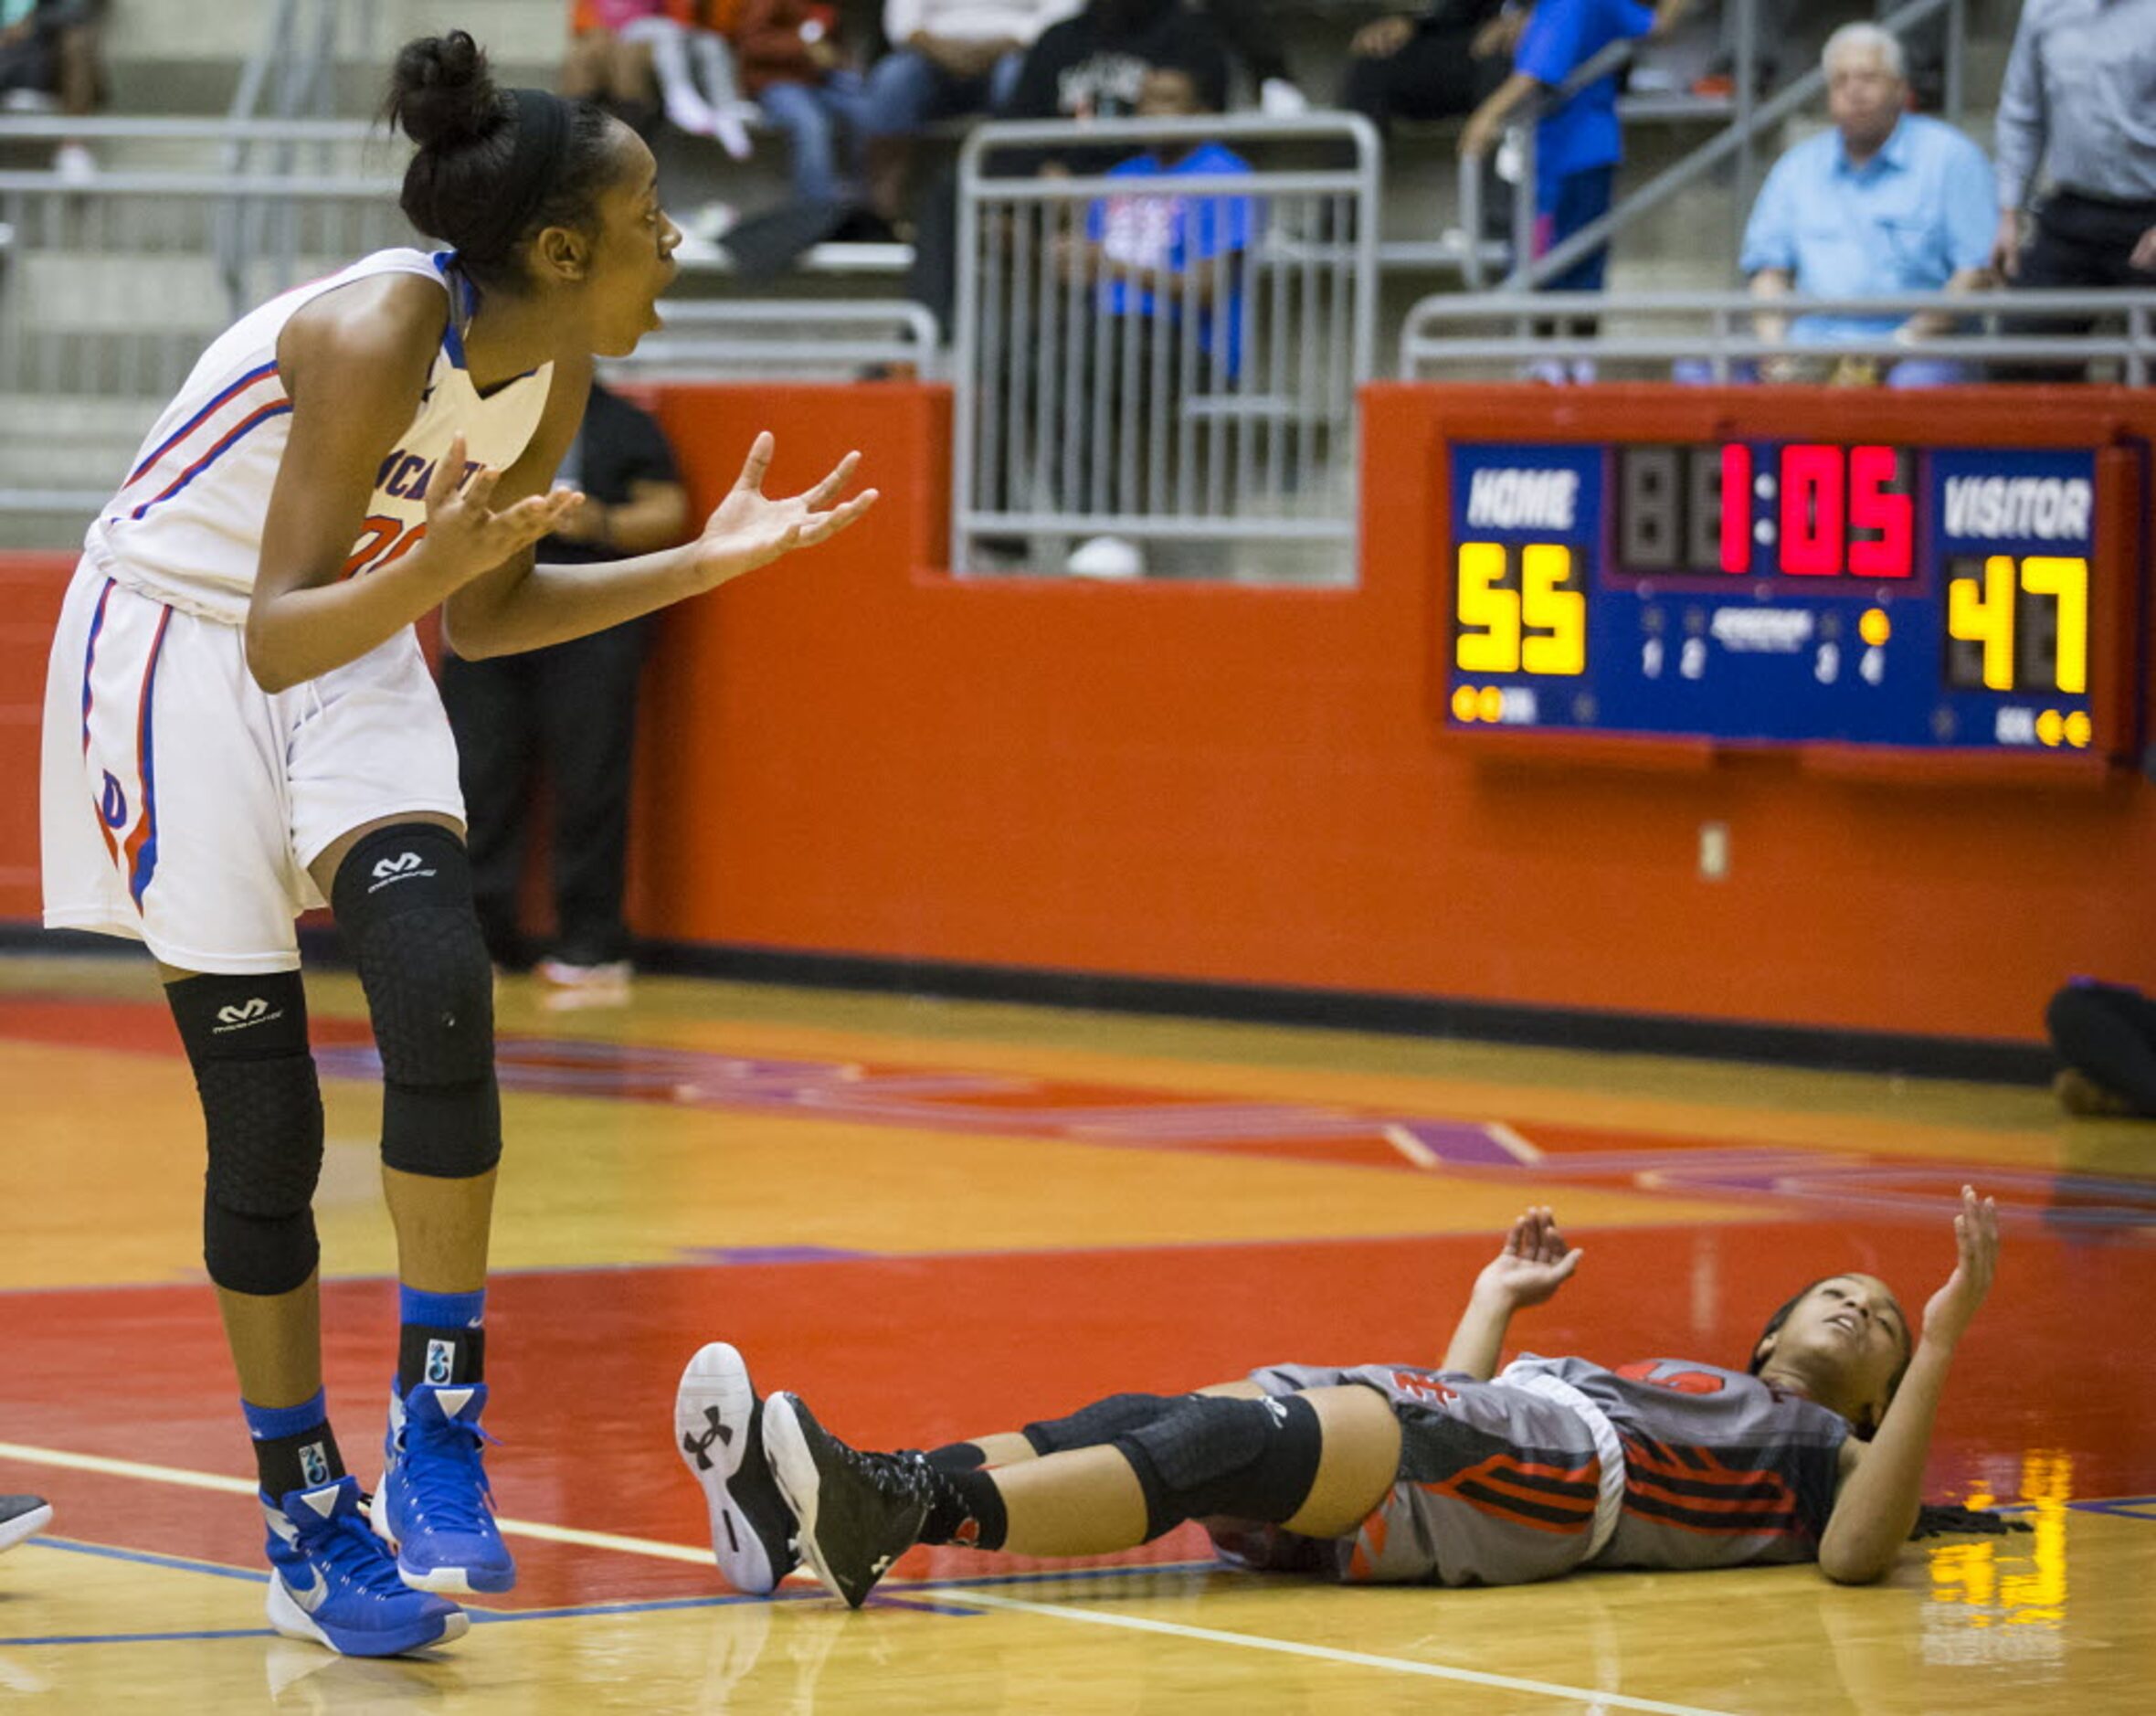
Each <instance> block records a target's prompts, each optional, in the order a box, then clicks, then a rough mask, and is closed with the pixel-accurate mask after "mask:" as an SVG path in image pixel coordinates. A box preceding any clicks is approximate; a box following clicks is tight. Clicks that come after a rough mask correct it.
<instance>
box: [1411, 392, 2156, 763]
mask: <svg viewBox="0 0 2156 1716" xmlns="http://www.w3.org/2000/svg"><path fill="white" fill-rule="evenodd" d="M1612 391H1627V392H1631V393H1633V394H1634V395H1641V394H1646V393H1648V392H1649V391H1650V390H1647V389H1630V390H1612ZM1659 391H1661V392H1663V393H1665V394H1667V395H1680V396H1681V395H1683V394H1686V393H1689V392H1691V391H1693V390H1687V389H1665V390H1659ZM2072 391H2076V392H2086V393H2096V392H2097V391H2098V390H2096V389H2077V390H2072ZM1541 397H1542V398H1543V399H1544V400H1546V401H1548V400H1550V399H1552V397H1553V396H1552V395H1551V393H1550V392H1549V390H1547V389H1545V390H1542V393H1541ZM1964 397H1965V396H1959V395H1955V394H1952V393H1940V394H1932V395H1929V396H1918V395H1914V394H1909V395H1902V396H1898V397H1896V398H1894V399H1892V400H1891V401H1889V400H1888V399H1887V398H1885V397H1881V396H1863V395H1851V394H1843V395H1839V396H1834V397H1825V398H1823V397H1821V396H1820V395H1818V394H1816V393H1813V394H1811V395H1810V396H1809V397H1808V399H1806V400H1805V401H1804V404H1803V408H1802V410H1799V409H1793V408H1794V407H1796V406H1797V405H1798V403H1799V402H1798V400H1797V399H1795V398H1793V397H1784V396H1782V395H1781V394H1780V393H1778V392H1777V391H1774V390H1766V389H1751V390H1745V391H1743V392H1730V393H1726V394H1721V395H1718V396H1717V404H1719V405H1720V406H1722V407H1723V408H1724V409H1723V410H1721V411H1719V412H1716V411H1713V410H1712V409H1711V408H1703V407H1702V406H1700V405H1699V404H1696V403H1695V402H1692V401H1688V400H1681V399H1680V400H1679V401H1678V402H1677V403H1676V404H1675V405H1670V404H1667V403H1665V405H1664V406H1663V408H1662V409H1661V412H1660V415H1661V417H1662V419H1663V420H1662V421H1660V422H1655V421H1654V420H1652V419H1653V418H1654V416H1655V415H1656V413H1655V412H1654V410H1653V409H1647V410H1642V409H1639V408H1637V407H1638V405H1639V403H1640V402H1639V401H1637V400H1635V401H1634V402H1633V406H1634V408H1632V409H1627V408H1626V405H1625V402H1624V401H1622V400H1609V401H1605V402H1601V403H1599V404H1590V403H1580V404H1567V405H1564V406H1563V407H1561V408H1559V409H1558V410H1556V411H1555V412H1552V411H1550V410H1549V409H1548V408H1547V407H1545V410H1544V416H1545V418H1546V419H1548V418H1555V419H1556V424H1555V426H1556V427H1557V428H1559V429H1562V430H1565V431H1569V433H1567V434H1565V435H1564V436H1563V438H1561V439H1560V438H1559V436H1557V435H1548V434H1544V435H1521V434H1519V433H1517V428H1518V427H1520V426H1523V425H1524V423H1525V422H1526V420H1527V419H1526V417H1525V411H1526V410H1527V408H1524V407H1523V406H1522V404H1521V403H1520V402H1519V401H1518V400H1517V397H1516V398H1515V399H1514V400H1511V401H1508V402H1507V409H1506V410H1505V411H1503V412H1501V413H1498V414H1496V415H1498V416H1499V417H1502V418H1509V419H1511V420H1510V421H1507V422H1503V423H1500V424H1498V425H1497V426H1496V427H1497V428H1498V429H1500V430H1504V429H1512V430H1514V431H1515V432H1512V433H1503V432H1500V433H1495V434H1486V433H1478V432H1477V428H1479V427H1480V426H1479V425H1478V426H1477V427H1469V425H1468V423H1467V422H1466V421H1464V420H1459V421H1458V427H1457V428H1456V429H1453V433H1452V434H1448V436H1447V437H1446V439H1445V440H1444V441H1443V446H1442V450H1441V457H1442V458H1443V461H1445V467H1446V469H1445V473H1444V474H1445V490H1446V493H1447V495H1448V503H1447V504H1448V507H1449V514H1450V516H1449V520H1448V521H1447V522H1448V524H1449V536H1448V539H1447V542H1446V546H1445V561H1446V566H1445V570H1446V572H1447V573H1448V574H1449V577H1448V578H1447V580H1446V582H1447V583H1448V584H1449V595H1450V598H1449V601H1448V602H1447V603H1446V605H1445V606H1446V616H1445V617H1446V622H1447V623H1446V636H1445V638H1444V648H1443V665H1444V670H1445V671H1444V678H1443V684H1444V711H1443V718H1444V720H1445V722H1446V724H1447V726H1449V727H1451V728H1452V729H1453V730H1455V731H1460V732H1490V731H1494V730H1497V729H1511V730H1514V731H1516V732H1517V731H1543V732H1559V733H1562V732H1573V733H1595V734H1605V735H1618V736H1632V737H1637V738H1646V739H1653V738H1662V739H1685V740H1706V741H1710V742H1719V743H1727V744H1734V745H1763V746H1777V745H1780V746H1832V747H1867V748H1879V749H1893V750H1911V751H1929V752H1945V751H1953V752H1958V753H1971V752H1976V753H1991V754H1993V755H2003V754H2008V753H2022V754H2025V755H2029V756H2037V757H2041V756H2045V755H2051V756H2056V757H2073V756H2080V757H2085V758H2087V757H2098V756H2107V755H2108V756H2114V757H2125V756H2126V755H2127V754H2129V753H2130V751H2132V749H2133V748H2134V747H2135V745H2136V743H2137V740H2138V726H2139V723H2138V720H2137V718H2136V717H2137V715H2138V704H2139V697H2138V695H2137V691H2138V678H2139V670H2140V661H2139V639H2140V614H2141V604H2142V598H2143V588H2144V585H2145V584H2146V582H2147V578H2146V563H2147V558H2148V548H2149V544H2148V540H2147V536H2148V532H2147V526H2146V504H2145V497H2146V495H2147V493H2148V486H2147V471H2146V465H2147V445H2146V442H2145V441H2142V440H2139V439H2138V438H2137V437H2135V436H2133V435H2131V434H2128V433H2124V432H2122V430H2121V429H2120V428H2119V426H2118V425H2116V424H2109V425H2107V423H2106V422H2105V421H2104V420H2103V418H2102V414H2101V413H2098V412H2093V411H2092V412H2090V413H2088V414H2087V418H2085V419H2084V422H2083V425H2082V429H2081V432H2080V435H2079V440H2080V444H2078V445H2075V444H2059V442H2060V441H2061V440H2071V439H2072V438H2073V431H2072V430H2071V429H2068V431H2067V432H2066V435H2064V436H2062V435H2061V433H2060V432H2059V429H2058V427H2057V425H2056V422H2055V423H2053V424H2051V425H2050V426H2049V427H2048V432H2045V429H2046V425H2045V424H2044V423H2041V422H2040V423H2038V424H2036V425H2035V427H2036V428H2037V429H2038V430H2039V434H2038V435H2036V436H2031V437H2029V438H2028V439H2029V440H2032V441H2039V442H2040V443H2042V442H2047V443H2049V444H2026V443H2024V444H2015V441H2014V433H2015V418H2016V416H2017V412H2016V410H2015V408H2014V402H2013V399H2012V398H2011V397H2007V396H2004V394H2003V390H1982V394H1981V395H1980V396H1978V397H1968V403H1969V404H1970V405H1971V406H1977V407H1979V409H1977V410H1976V411H1975V412H1973V413H1971V414H1968V415H1967V416H1966V417H1965V418H1964V419H1963V420H1961V421H1957V418H1958V416H1960V415H1961V414H1958V413H1957V410H1956V401H1957V400H1958V399H1961V398H1964ZM1984 399H1988V400H1990V401H1992V402H1994V404H1995V405H1997V406H1999V407H2002V408H2003V410H2002V409H1987V408H1983V407H1982V400H1984ZM1919 401H1921V402H1922V403H1921V405H1919ZM1729 407H1735V408H1737V409H1735V410H1730V409H1728V408H1729ZM2019 411H2020V413H2023V414H2029V415H2033V416H2034V417H2035V418H2044V417H2045V415H2046V413H2045V411H2044V410H2041V409H2037V408H2035V407H2034V405H2033V404H2032V403H2031V402H2030V401H2029V400H2028V397H2027V395H2026V394H2025V392H2024V395H2023V403H2022V404H2021V405H2020V408H2019ZM1919 412H1921V413H1922V414H1923V415H1921V416H1919ZM1807 414H1809V416H1810V417H1811V418H1813V421H1811V422H1803V421H1792V420H1791V419H1792V418H1802V417H1803V416H1805V415H1807ZM1778 415H1779V416H1780V418H1781V421H1779V422H1778V421H1777V420H1776V419H1777V416H1778ZM2054 415H2056V414H2054ZM1465 416H1466V414H1461V417H1462V418H1463V419H1464V417H1465ZM1603 416H1606V417H1608V418H1610V421H1609V423H1608V426H1607V429H1605V430H1604V431H1603V432H1600V433H1593V432H1589V433H1581V431H1582V430H1587V429H1591V428H1592V427H1594V419H1596V418H1598V417H1603ZM1867 416H1871V417H1874V418H1887V417H1899V418H1902V419H1903V420H1901V421H1898V422H1893V423H1888V422H1885V421H1878V420H1875V421H1866V418H1867ZM1687 418H1689V419H1690V420H1689V421H1687V420H1686V419H1687ZM1748 418H1749V420H1746V419H1748ZM1910 418H1917V419H1918V420H1915V421H1911V420H1908V419H1910ZM1486 420H1487V419H1486V418H1485V422H1486ZM2024 427H2026V425H2025V423H2024ZM1820 429H1832V430H1834V432H1833V433H1820V432H1818V430H1820ZM1807 431H1810V432H1807ZM1454 435H1456V436H1457V439H1454V438H1453V436H1454Z"/></svg>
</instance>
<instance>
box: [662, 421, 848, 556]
mask: <svg viewBox="0 0 2156 1716" xmlns="http://www.w3.org/2000/svg"><path fill="white" fill-rule="evenodd" d="M775 450H777V442H776V441H775V440H772V438H771V431H770V430H768V429H766V430H765V431H764V432H763V433H762V434H760V435H758V436H757V437H756V441H755V444H754V445H752V446H751V447H750V448H749V450H748V458H747V459H746V460H745V461H744V462H743V464H742V467H741V475H740V476H739V477H738V478H736V479H735V483H734V487H733V489H732V491H731V492H730V493H728V494H727V496H726V498H725V499H724V500H723V501H721V502H720V503H719V506H718V510H717V511H716V512H714V513H713V514H712V515H711V517H710V518H709V519H707V520H706V521H705V523H704V526H703V535H701V536H699V537H698V538H697V539H696V541H695V543H694V544H693V546H692V549H691V552H692V554H693V555H694V556H695V557H696V561H697V564H698V566H699V567H700V568H701V569H702V570H703V574H704V586H705V588H711V587H713V586H714V585H719V584H724V582H725V581H726V580H727V579H728V578H737V577H740V576H741V575H742V574H743V573H744V572H753V571H755V570H756V568H757V567H760V566H768V565H770V564H771V562H772V561H774V560H776V559H777V558H778V557H779V556H781V555H784V554H790V553H792V552H793V551H794V550H795V549H796V548H808V547H813V546H815V545H816V544H818V543H819V542H828V541H830V538H831V537H833V536H835V535H838V534H839V533H840V531H842V530H844V529H845V528H846V527H847V526H848V525H849V524H852V523H853V521H854V520H855V519H857V518H859V517H860V516H861V514H863V513H865V512H867V511H868V510H869V508H870V507H872V506H873V505H875V503H876V491H875V490H873V489H863V490H862V491H861V493H859V494H857V495H855V496H854V497H853V498H852V499H851V500H850V501H839V496H840V494H842V493H845V491H846V486H847V484H849V483H850V482H852V481H853V473H854V472H855V471H858V470H860V468H861V455H860V454H859V453H848V454H847V455H846V457H845V458H843V459H841V460H840V461H839V463H838V465H837V467H836V468H835V469H834V470H833V471H831V473H830V475H829V476H827V477H826V478H824V480H823V481H822V482H819V483H818V484H816V486H815V487H813V488H810V489H805V490H803V491H802V492H801V493H798V494H792V495H787V496H786V497H785V498H784V499H779V500H775V499H773V498H772V497H771V496H769V495H767V494H766V493H764V476H765V473H766V471H769V470H770V469H771V455H772V453H773V452H774V451H775ZM834 502H838V503H837V504H836V505H834V504H833V503H834Z"/></svg>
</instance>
